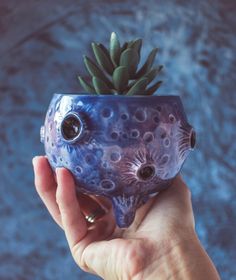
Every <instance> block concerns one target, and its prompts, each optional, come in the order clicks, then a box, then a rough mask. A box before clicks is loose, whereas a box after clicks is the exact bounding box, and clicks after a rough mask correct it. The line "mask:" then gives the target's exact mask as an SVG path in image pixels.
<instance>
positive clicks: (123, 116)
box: [120, 113, 128, 121]
mask: <svg viewBox="0 0 236 280" xmlns="http://www.w3.org/2000/svg"><path fill="white" fill-rule="evenodd" d="M120 117H121V119H122V120H123V121H126V120H127V119H128V114H126V113H123V114H121V115H120Z"/></svg>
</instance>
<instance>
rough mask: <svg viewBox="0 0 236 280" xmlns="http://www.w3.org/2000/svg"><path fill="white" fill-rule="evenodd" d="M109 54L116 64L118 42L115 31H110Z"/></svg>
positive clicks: (118, 51) (118, 57)
mask: <svg viewBox="0 0 236 280" xmlns="http://www.w3.org/2000/svg"><path fill="white" fill-rule="evenodd" d="M110 56H111V60H112V62H113V64H114V65H115V66H117V65H118V64H119V60H120V42H119V40H118V37H117V35H116V33H115V32H112V33H111V38H110Z"/></svg>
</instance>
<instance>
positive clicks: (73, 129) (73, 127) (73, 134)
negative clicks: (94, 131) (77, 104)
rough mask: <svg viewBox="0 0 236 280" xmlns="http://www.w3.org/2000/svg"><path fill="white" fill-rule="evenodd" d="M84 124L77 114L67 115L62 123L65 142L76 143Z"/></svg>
mask: <svg viewBox="0 0 236 280" xmlns="http://www.w3.org/2000/svg"><path fill="white" fill-rule="evenodd" d="M82 129H83V123H82V121H81V119H80V117H79V116H78V115H76V114H69V115H67V116H66V117H65V118H64V120H63V121H62V123H61V134H62V137H63V138H64V140H66V141H68V142H75V141H76V140H77V139H78V138H79V137H80V135H81V133H82Z"/></svg>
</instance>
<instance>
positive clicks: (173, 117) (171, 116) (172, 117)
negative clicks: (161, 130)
mask: <svg viewBox="0 0 236 280" xmlns="http://www.w3.org/2000/svg"><path fill="white" fill-rule="evenodd" d="M169 120H170V122H171V123H174V122H175V121H176V119H175V116H174V115H172V114H170V115H169Z"/></svg>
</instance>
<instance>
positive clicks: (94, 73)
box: [84, 56, 113, 87]
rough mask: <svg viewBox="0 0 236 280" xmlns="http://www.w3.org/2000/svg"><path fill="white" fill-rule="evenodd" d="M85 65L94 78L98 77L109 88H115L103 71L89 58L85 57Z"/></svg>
mask: <svg viewBox="0 0 236 280" xmlns="http://www.w3.org/2000/svg"><path fill="white" fill-rule="evenodd" d="M84 64H85V66H86V68H87V70H88V72H89V74H90V75H91V76H92V77H93V76H95V77H98V78H99V79H101V80H103V81H104V82H105V83H106V84H107V86H108V87H113V85H112V83H111V82H110V81H109V79H108V78H107V77H106V75H105V74H104V73H103V71H102V70H101V69H100V68H99V67H98V66H97V65H96V64H95V63H94V62H93V61H92V60H91V59H90V58H89V57H87V56H84Z"/></svg>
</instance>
